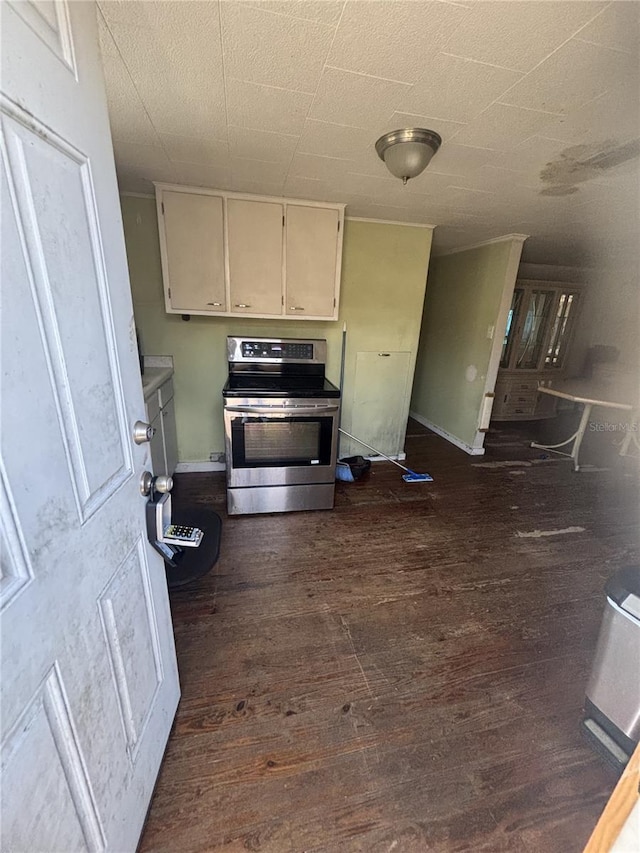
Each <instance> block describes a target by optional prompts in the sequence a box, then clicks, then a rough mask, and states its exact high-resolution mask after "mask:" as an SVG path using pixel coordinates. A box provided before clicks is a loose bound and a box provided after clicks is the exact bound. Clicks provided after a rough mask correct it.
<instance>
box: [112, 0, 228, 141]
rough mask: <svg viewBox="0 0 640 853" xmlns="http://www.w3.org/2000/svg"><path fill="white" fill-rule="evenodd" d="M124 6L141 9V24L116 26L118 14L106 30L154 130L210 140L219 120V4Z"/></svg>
mask: <svg viewBox="0 0 640 853" xmlns="http://www.w3.org/2000/svg"><path fill="white" fill-rule="evenodd" d="M105 5H108V4H103V7H102V8H104V6H105ZM117 5H118V8H120V4H117ZM123 5H124V6H126V7H128V6H144V13H143V15H142V16H138V17H143V18H144V22H143V23H140V25H137V26H132V25H130V24H126V23H120V22H119V18H120V16H119V15H118V16H116V20H115V21H114V22H111V23H110V24H109V27H110V30H111V34H112V36H113V38H114V41H115V42H116V44H117V46H118V50H119V51H120V54H121V55H122V58H123V60H124V62H125V65H126V67H127V69H128V71H129V74H130V75H131V78H132V80H133V83H134V85H135V87H136V89H137V91H138V93H139V96H140V98H141V99H142V101H143V103H144V106H145V109H146V111H147V113H148V114H149V116H150V118H151V120H152V122H153V124H154V127H155V128H156V130H158V131H160V132H164V133H175V134H178V135H185V136H192V137H195V136H208V135H210V134H211V135H213V136H214V137H215V136H216V132H215V131H216V128H217V127H219V126H220V121H221V119H220V117H221V116H223V117H224V82H223V71H222V51H221V47H220V28H219V19H218V4H217V3H215V2H212V3H210V4H209V3H181V2H178V3H175V2H158V3H156V2H145V3H125V4H123ZM187 15H188V20H189V25H188V26H185V17H186V16H187Z"/></svg>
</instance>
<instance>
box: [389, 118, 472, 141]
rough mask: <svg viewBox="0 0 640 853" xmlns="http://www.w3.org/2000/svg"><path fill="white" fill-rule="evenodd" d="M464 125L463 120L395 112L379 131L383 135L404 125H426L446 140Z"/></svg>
mask: <svg viewBox="0 0 640 853" xmlns="http://www.w3.org/2000/svg"><path fill="white" fill-rule="evenodd" d="M464 126H465V125H464V123H463V122H461V121H445V119H442V118H430V117H429V116H421V115H414V114H413V113H400V112H394V114H393V115H392V116H391V118H390V119H387V120H386V121H384V122H383V123H382V124H381V125H380V126H379V128H378V132H379V133H380V136H382V135H383V134H384V133H390V132H391V131H392V130H399V129H401V128H404V127H425V128H427V130H435V132H436V133H438V134H440V136H441V137H442V141H443V142H446V141H447V139H449V138H450V137H452V136H453V135H454V134H456V133H457V132H458V131H459V130H462V128H463V127H464Z"/></svg>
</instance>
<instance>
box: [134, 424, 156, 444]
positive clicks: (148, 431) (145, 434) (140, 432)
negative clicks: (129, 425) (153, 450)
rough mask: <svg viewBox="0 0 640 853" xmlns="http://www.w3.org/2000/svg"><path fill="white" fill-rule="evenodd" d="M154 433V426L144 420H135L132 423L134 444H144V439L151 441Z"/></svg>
mask: <svg viewBox="0 0 640 853" xmlns="http://www.w3.org/2000/svg"><path fill="white" fill-rule="evenodd" d="M155 434H156V428H155V427H152V426H151V424H148V423H146V422H145V421H136V422H135V424H134V425H133V440H134V441H135V443H136V444H144V443H145V441H151V439H152V438H153V436H154V435H155Z"/></svg>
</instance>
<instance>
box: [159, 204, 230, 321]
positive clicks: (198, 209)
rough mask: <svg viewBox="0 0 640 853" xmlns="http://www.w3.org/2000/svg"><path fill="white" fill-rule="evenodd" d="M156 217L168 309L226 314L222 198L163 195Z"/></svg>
mask: <svg viewBox="0 0 640 853" xmlns="http://www.w3.org/2000/svg"><path fill="white" fill-rule="evenodd" d="M163 211H164V212H163ZM160 216H161V231H163V232H164V252H163V263H164V268H165V287H166V288H167V296H168V300H169V304H170V305H171V308H172V309H174V310H176V311H185V312H188V311H210V312H211V313H219V312H224V311H226V310H227V301H226V295H225V294H226V291H225V277H224V229H223V219H222V198H220V197H218V196H212V195H199V194H196V193H183V192H170V191H163V193H162V198H161V208H160ZM162 223H163V224H164V228H162Z"/></svg>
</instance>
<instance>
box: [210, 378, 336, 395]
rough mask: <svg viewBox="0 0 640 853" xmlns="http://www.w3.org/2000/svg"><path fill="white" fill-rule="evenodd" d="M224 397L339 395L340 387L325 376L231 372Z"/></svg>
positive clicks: (224, 390)
mask: <svg viewBox="0 0 640 853" xmlns="http://www.w3.org/2000/svg"><path fill="white" fill-rule="evenodd" d="M222 395H223V397H251V396H254V397H339V396H340V389H339V388H336V386H335V385H334V384H333V382H329V380H328V379H325V377H324V376H295V375H294V376H275V375H273V374H272V375H269V374H254V373H241V374H231V375H230V376H229V378H228V380H227V382H226V384H225V386H224V388H223V389H222Z"/></svg>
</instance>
